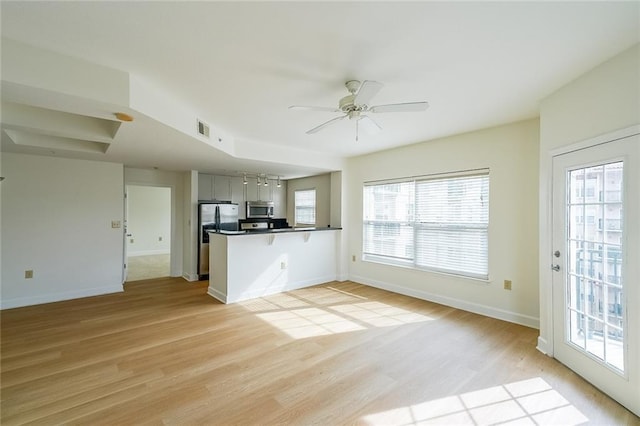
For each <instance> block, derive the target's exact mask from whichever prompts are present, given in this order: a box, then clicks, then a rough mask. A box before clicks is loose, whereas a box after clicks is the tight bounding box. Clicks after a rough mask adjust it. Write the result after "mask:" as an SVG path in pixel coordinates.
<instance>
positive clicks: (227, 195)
mask: <svg viewBox="0 0 640 426" xmlns="http://www.w3.org/2000/svg"><path fill="white" fill-rule="evenodd" d="M212 177H213V199H214V200H217V201H231V178H230V177H229V176H212Z"/></svg>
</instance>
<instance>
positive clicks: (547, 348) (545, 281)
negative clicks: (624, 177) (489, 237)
mask: <svg viewBox="0 0 640 426" xmlns="http://www.w3.org/2000/svg"><path fill="white" fill-rule="evenodd" d="M638 134H640V124H638V125H634V126H630V127H626V128H624V129H619V130H615V131H612V132H609V133H606V134H603V135H600V136H596V137H594V138H590V139H586V140H583V141H579V142H576V143H573V144H570V145H567V146H563V147H559V148H556V149H553V150H550V151H548V152H547V154H546V155H544V158H543V157H542V156H541V159H540V160H541V167H540V173H541V176H544V181H543V180H542V178H541V180H540V188H539V189H540V209H539V213H540V219H539V224H540V240H539V244H540V246H539V257H538V258H539V269H538V274H539V291H540V302H539V312H540V334H539V336H538V345H537V349H538V350H539V351H540V352H542V353H544V354H546V355H549V356H551V357H553V355H554V347H553V342H554V331H553V324H554V322H553V321H554V317H553V285H552V283H553V274H552V272H553V271H552V270H551V265H552V263H553V259H554V258H553V159H554V157H557V156H559V155H563V154H568V153H570V152H574V151H578V150H581V149H585V148H591V147H593V146H596V145H602V144H605V143H607V142H613V141H615V140H618V139H623V138H626V137H629V136H634V135H638ZM543 173H544V174H543Z"/></svg>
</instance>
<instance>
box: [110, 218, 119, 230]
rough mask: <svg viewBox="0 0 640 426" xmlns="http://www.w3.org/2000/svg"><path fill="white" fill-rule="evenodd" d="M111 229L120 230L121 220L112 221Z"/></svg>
mask: <svg viewBox="0 0 640 426" xmlns="http://www.w3.org/2000/svg"><path fill="white" fill-rule="evenodd" d="M111 227H112V228H120V221H119V220H112V221H111Z"/></svg>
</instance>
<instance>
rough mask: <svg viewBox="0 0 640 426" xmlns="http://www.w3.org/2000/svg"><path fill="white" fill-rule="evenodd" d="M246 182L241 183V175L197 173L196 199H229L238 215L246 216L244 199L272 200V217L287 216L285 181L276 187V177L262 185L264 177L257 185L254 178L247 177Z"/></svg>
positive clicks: (242, 217)
mask: <svg viewBox="0 0 640 426" xmlns="http://www.w3.org/2000/svg"><path fill="white" fill-rule="evenodd" d="M248 180H249V181H248V183H247V184H246V185H244V184H243V183H242V181H243V179H242V177H239V176H238V177H230V176H218V175H215V176H214V175H208V174H205V173H198V200H206V201H211V200H216V201H231V202H232V203H237V204H238V207H239V209H238V216H239V217H240V218H241V219H244V218H246V217H247V216H246V205H245V201H257V200H262V201H273V202H274V203H275V209H274V217H287V182H286V181H281V186H280V188H278V185H277V184H278V181H277V180H276V179H269V185H268V186H264V179H260V185H258V183H257V180H256V179H255V178H249V179H248Z"/></svg>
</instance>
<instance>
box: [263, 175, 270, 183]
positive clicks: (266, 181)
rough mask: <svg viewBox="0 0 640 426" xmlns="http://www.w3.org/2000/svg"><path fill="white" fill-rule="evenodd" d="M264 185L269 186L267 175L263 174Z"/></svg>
mask: <svg viewBox="0 0 640 426" xmlns="http://www.w3.org/2000/svg"><path fill="white" fill-rule="evenodd" d="M264 186H269V177H268V176H267V175H264Z"/></svg>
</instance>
